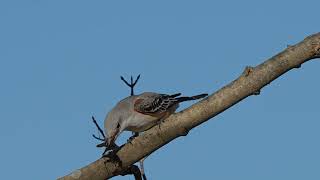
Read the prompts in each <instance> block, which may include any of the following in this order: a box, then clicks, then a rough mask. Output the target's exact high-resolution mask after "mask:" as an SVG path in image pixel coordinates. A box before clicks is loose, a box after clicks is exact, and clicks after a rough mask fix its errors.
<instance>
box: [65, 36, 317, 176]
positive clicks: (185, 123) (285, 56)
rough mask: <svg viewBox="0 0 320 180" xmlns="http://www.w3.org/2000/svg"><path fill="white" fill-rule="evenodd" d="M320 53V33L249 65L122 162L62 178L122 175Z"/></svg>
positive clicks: (125, 152) (142, 140) (145, 138)
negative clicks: (125, 169)
mask: <svg viewBox="0 0 320 180" xmlns="http://www.w3.org/2000/svg"><path fill="white" fill-rule="evenodd" d="M319 56H320V33H317V34H315V35H312V36H309V37H307V38H306V39H305V40H303V41H302V42H300V43H298V44H297V45H294V46H290V47H288V48H287V49H286V50H284V51H283V52H281V53H279V54H278V55H276V56H274V57H272V58H270V59H269V60H267V61H265V62H264V63H262V64H260V65H258V66H256V67H247V68H246V69H245V71H244V72H243V73H242V75H241V76H240V77H239V78H238V79H236V80H235V81H233V82H231V83H230V84H228V85H227V86H225V87H223V88H222V89H220V90H219V91H217V92H215V93H214V94H212V95H210V96H209V97H208V98H206V99H204V100H202V101H200V102H199V103H196V104H194V105H192V106H191V107H189V108H187V109H185V110H183V111H181V112H179V113H176V114H174V115H172V116H170V117H169V118H168V119H166V120H165V121H164V122H163V123H161V125H160V126H161V127H160V128H159V126H155V127H153V128H151V129H150V130H148V131H146V132H145V133H144V134H143V135H142V136H139V137H137V138H135V139H134V140H132V141H131V143H127V144H126V145H124V146H123V147H122V148H121V149H120V150H119V151H118V152H117V156H118V157H119V159H120V160H121V163H119V162H115V161H110V160H109V159H108V158H101V159H98V160H97V161H95V162H93V163H91V164H89V165H88V166H86V167H83V168H81V169H79V170H76V171H75V172H73V173H71V174H70V175H67V176H65V177H62V178H60V179H61V180H71V179H79V180H80V179H81V180H89V179H91V180H104V179H106V178H110V177H113V176H116V175H119V174H120V172H121V170H122V169H123V167H128V166H130V165H131V164H133V163H135V162H137V161H139V160H140V159H142V158H143V157H145V156H147V155H149V154H151V153H152V152H154V151H155V150H157V149H159V148H160V147H162V146H164V145H165V144H167V143H169V142H170V141H172V140H173V139H175V138H177V137H179V136H185V135H186V134H187V133H188V131H189V130H191V129H192V128H194V127H196V126H198V125H199V124H201V123H203V122H205V121H207V120H208V119H210V118H212V117H214V116H216V115H217V114H219V113H221V112H223V111H224V110H226V109H228V108H229V107H231V106H233V105H234V104H236V103H237V102H239V101H241V100H242V99H244V98H246V97H248V96H250V95H258V94H259V92H260V89H261V88H263V87H264V86H266V85H267V84H269V83H270V82H272V81H273V80H274V79H276V78H277V77H279V76H281V75H282V74H284V73H285V72H287V71H289V70H291V69H293V68H298V67H300V66H301V64H302V63H304V62H306V61H308V60H310V59H314V58H317V57H319Z"/></svg>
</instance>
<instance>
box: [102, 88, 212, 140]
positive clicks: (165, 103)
mask: <svg viewBox="0 0 320 180" xmlns="http://www.w3.org/2000/svg"><path fill="white" fill-rule="evenodd" d="M180 95H181V94H180V93H178V94H173V95H167V94H158V93H153V92H145V93H142V94H140V95H133V96H129V97H127V98H125V99H123V100H121V101H120V102H119V103H117V105H116V106H115V107H114V108H113V109H112V110H111V111H110V112H109V113H108V114H107V116H106V118H105V123H104V128H105V132H106V145H107V146H112V145H114V142H115V140H116V139H117V137H118V136H119V135H120V134H121V133H122V132H123V131H132V132H143V131H145V130H147V129H149V128H151V127H153V126H154V125H156V124H157V123H159V122H160V121H161V120H163V119H165V118H167V117H168V116H170V115H171V114H173V113H174V112H175V111H176V109H177V108H178V107H179V103H180V102H183V101H189V100H196V99H200V98H203V97H205V96H207V94H200V95H197V96H192V97H178V96H180Z"/></svg>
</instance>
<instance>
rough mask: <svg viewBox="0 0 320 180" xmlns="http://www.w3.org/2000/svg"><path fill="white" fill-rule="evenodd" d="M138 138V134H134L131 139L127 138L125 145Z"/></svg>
mask: <svg viewBox="0 0 320 180" xmlns="http://www.w3.org/2000/svg"><path fill="white" fill-rule="evenodd" d="M138 136H139V133H134V134H133V135H132V136H131V137H129V139H128V140H127V143H131V141H132V140H133V139H134V138H136V137H138Z"/></svg>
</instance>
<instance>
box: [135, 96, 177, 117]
mask: <svg viewBox="0 0 320 180" xmlns="http://www.w3.org/2000/svg"><path fill="white" fill-rule="evenodd" d="M179 95H180V93H179V94H173V95H167V94H152V95H147V96H142V97H139V98H137V100H136V102H135V104H134V109H135V110H136V111H138V112H139V113H142V114H148V115H153V114H154V115H157V114H162V113H165V112H167V111H168V110H169V108H171V107H172V106H173V105H175V104H177V103H179V102H178V100H177V99H176V98H175V97H177V96H179Z"/></svg>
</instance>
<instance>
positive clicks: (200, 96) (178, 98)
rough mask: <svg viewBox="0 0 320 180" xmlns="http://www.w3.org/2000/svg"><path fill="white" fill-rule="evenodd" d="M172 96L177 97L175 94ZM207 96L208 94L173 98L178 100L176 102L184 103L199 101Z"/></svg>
mask: <svg viewBox="0 0 320 180" xmlns="http://www.w3.org/2000/svg"><path fill="white" fill-rule="evenodd" d="M174 95H177V94H174ZM206 96H208V94H199V95H196V96H191V97H187V96H185V97H177V98H175V99H176V100H178V102H179V103H180V102H184V101H191V100H197V99H201V98H204V97H206Z"/></svg>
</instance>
